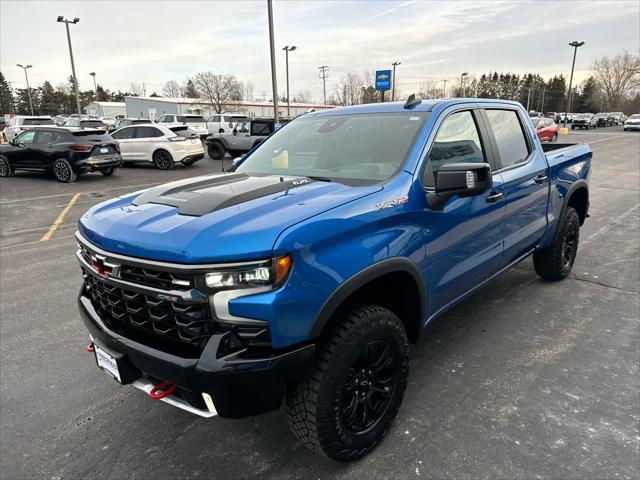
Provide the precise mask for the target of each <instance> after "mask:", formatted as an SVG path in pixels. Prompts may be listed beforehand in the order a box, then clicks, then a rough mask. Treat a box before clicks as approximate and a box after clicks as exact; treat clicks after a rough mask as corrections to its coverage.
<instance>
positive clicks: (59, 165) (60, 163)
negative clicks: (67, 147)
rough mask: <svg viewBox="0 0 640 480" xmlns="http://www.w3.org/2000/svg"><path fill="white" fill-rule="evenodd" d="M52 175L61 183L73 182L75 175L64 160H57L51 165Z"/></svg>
mask: <svg viewBox="0 0 640 480" xmlns="http://www.w3.org/2000/svg"><path fill="white" fill-rule="evenodd" d="M53 174H54V175H55V177H56V179H57V180H58V181H59V182H62V183H71V182H75V180H76V174H75V173H74V171H73V169H72V168H71V164H70V163H69V162H68V161H67V160H65V159H64V158H59V159H58V160H56V161H55V163H54V164H53Z"/></svg>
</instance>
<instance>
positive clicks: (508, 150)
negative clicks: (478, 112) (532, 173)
mask: <svg viewBox="0 0 640 480" xmlns="http://www.w3.org/2000/svg"><path fill="white" fill-rule="evenodd" d="M485 114H486V116H487V119H488V121H489V128H490V130H491V132H492V133H493V137H494V139H495V143H496V148H497V150H498V151H497V154H498V168H499V169H502V168H508V167H511V166H514V165H518V164H520V163H525V162H527V160H528V158H529V154H530V153H531V147H530V145H529V142H528V141H527V137H526V135H525V132H524V129H523V126H522V122H521V121H520V116H519V115H518V112H517V111H515V110H485Z"/></svg>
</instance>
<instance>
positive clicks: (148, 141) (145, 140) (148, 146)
mask: <svg viewBox="0 0 640 480" xmlns="http://www.w3.org/2000/svg"><path fill="white" fill-rule="evenodd" d="M133 137H134V142H133V144H134V145H135V150H136V151H135V155H136V157H135V158H136V159H138V160H148V161H151V160H152V158H151V157H152V156H153V152H155V151H156V149H158V148H160V146H161V145H158V143H160V142H162V141H163V139H164V133H162V130H160V129H159V128H156V127H154V126H151V125H149V126H146V125H145V126H142V125H140V126H136V127H135V133H134V134H133Z"/></svg>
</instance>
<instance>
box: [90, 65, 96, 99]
mask: <svg viewBox="0 0 640 480" xmlns="http://www.w3.org/2000/svg"><path fill="white" fill-rule="evenodd" d="M89 75H91V76H92V77H93V91H94V92H95V94H96V102H97V101H98V86H97V85H96V72H90V73H89Z"/></svg>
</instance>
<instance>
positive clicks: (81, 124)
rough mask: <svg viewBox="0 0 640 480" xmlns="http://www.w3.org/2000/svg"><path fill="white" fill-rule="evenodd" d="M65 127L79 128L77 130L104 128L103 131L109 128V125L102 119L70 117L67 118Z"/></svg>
mask: <svg viewBox="0 0 640 480" xmlns="http://www.w3.org/2000/svg"><path fill="white" fill-rule="evenodd" d="M64 126H65V127H67V128H70V129H77V130H84V129H91V130H96V129H97V130H103V131H105V132H106V131H107V130H108V129H109V126H108V125H107V124H106V123H104V122H103V121H102V120H94V119H88V120H85V119H83V118H78V117H75V118H70V119H68V120H67V123H65V124H64Z"/></svg>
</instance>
